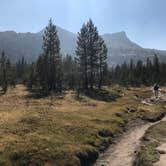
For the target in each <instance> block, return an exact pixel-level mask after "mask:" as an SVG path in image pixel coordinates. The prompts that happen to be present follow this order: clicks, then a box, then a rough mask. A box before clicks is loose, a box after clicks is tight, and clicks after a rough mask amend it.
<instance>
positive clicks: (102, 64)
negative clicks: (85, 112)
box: [98, 37, 107, 89]
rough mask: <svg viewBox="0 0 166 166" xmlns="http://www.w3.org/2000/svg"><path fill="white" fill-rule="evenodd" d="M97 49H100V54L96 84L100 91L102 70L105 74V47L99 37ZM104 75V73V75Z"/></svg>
mask: <svg viewBox="0 0 166 166" xmlns="http://www.w3.org/2000/svg"><path fill="white" fill-rule="evenodd" d="M99 48H100V52H99V55H98V56H99V57H98V60H99V62H98V63H99V83H98V88H99V89H100V88H101V86H102V81H103V74H104V70H105V72H107V62H106V60H107V47H106V44H105V43H104V40H103V39H102V38H101V37H100V38H99ZM105 74H106V73H105Z"/></svg>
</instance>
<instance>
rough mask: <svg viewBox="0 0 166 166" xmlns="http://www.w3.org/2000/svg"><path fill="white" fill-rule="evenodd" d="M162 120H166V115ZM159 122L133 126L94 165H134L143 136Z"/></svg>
mask: <svg viewBox="0 0 166 166" xmlns="http://www.w3.org/2000/svg"><path fill="white" fill-rule="evenodd" d="M161 121H166V117H164V118H163V119H162V120H161ZM159 122H160V121H158V122H156V123H146V124H145V123H143V124H140V125H137V126H135V127H131V129H130V130H128V131H127V132H126V133H125V134H124V135H123V136H122V137H121V138H120V140H119V141H117V143H115V145H113V146H111V147H110V148H108V150H107V151H106V152H104V153H103V154H101V155H100V157H99V159H98V160H97V161H96V163H95V164H94V166H132V164H133V161H134V159H135V155H136V154H135V151H136V150H137V148H138V147H139V146H140V144H141V138H142V137H143V135H144V134H145V132H146V130H147V129H148V128H149V127H150V126H152V125H155V124H157V123H159ZM164 160H165V158H164ZM156 166H162V165H156Z"/></svg>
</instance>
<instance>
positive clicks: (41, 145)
mask: <svg viewBox="0 0 166 166" xmlns="http://www.w3.org/2000/svg"><path fill="white" fill-rule="evenodd" d="M105 89H107V90H109V91H113V92H116V93H119V94H120V95H122V97H120V98H118V99H117V100H116V101H113V102H104V101H99V100H96V99H91V98H89V97H86V96H81V100H76V98H75V96H76V94H75V93H74V92H73V91H67V92H65V94H64V96H47V97H45V98H33V97H30V96H31V95H30V92H28V91H27V89H26V88H25V87H24V86H23V85H17V86H16V88H14V89H12V88H10V89H9V90H8V92H7V93H6V94H5V95H1V96H0V104H1V105H0V165H2V166H64V165H68V166H70V165H71V166H75V165H90V164H92V162H94V161H95V159H96V158H97V157H98V154H99V151H103V150H104V149H105V148H106V147H108V145H109V144H111V142H112V140H113V139H114V137H116V136H117V135H119V134H120V133H122V132H123V129H124V126H125V125H126V122H128V121H131V120H133V119H136V118H138V117H142V116H147V115H148V114H149V113H150V114H151V115H156V114H157V113H158V112H159V110H161V108H162V106H161V105H160V104H158V105H157V104H156V105H155V107H154V106H153V107H152V106H145V105H143V104H141V99H143V98H147V97H149V96H150V95H151V92H150V91H149V88H130V89H128V90H127V89H125V88H121V87H112V88H111V87H110V88H108V87H107V88H105ZM127 107H129V108H136V109H137V111H136V112H134V113H128V112H127V111H126V108H127ZM139 110H141V111H139ZM142 110H143V111H142Z"/></svg>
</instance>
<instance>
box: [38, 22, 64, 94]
mask: <svg viewBox="0 0 166 166" xmlns="http://www.w3.org/2000/svg"><path fill="white" fill-rule="evenodd" d="M37 74H38V78H39V82H40V83H41V84H40V85H41V86H42V88H43V89H44V90H45V91H46V92H48V91H61V90H62V60H61V54H60V41H59V38H58V34H57V30H56V26H55V25H54V24H53V23H52V20H51V19H50V20H49V24H48V26H47V27H46V29H45V31H44V35H43V54H42V55H41V56H40V57H39V59H38V62H37Z"/></svg>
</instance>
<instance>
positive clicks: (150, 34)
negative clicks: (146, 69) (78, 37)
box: [0, 0, 166, 50]
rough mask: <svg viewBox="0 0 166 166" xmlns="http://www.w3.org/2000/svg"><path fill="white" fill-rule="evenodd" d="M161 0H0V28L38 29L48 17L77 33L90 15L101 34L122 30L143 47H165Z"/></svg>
mask: <svg viewBox="0 0 166 166" xmlns="http://www.w3.org/2000/svg"><path fill="white" fill-rule="evenodd" d="M165 6H166V2H165V1H164V0H158V1H155V0H147V1H146V2H145V1H144V0H126V1H121V0H103V1H102V2H101V1H97V0H90V1H89V0H84V1H83V0H70V1H69V0H61V1H58V0H47V1H40V0H35V1H33V0H29V1H26V2H25V1H22V0H13V1H9V0H1V6H0V11H1V13H2V14H1V15H0V20H1V22H0V31H8V30H12V31H16V32H39V31H40V30H42V29H43V28H44V27H45V26H46V25H47V24H48V20H49V18H50V17H51V18H52V19H53V21H54V23H55V24H56V25H57V26H59V27H61V28H63V29H65V30H68V31H70V32H73V33H77V32H78V31H79V30H80V28H81V26H82V24H83V23H84V22H87V21H88V19H89V18H92V20H93V21H94V23H95V25H96V26H97V27H98V30H99V32H100V34H105V33H116V32H120V31H125V32H126V34H127V36H128V37H129V38H130V39H131V40H132V41H134V42H135V43H137V44H139V45H141V46H142V47H144V48H156V49H162V50H166V45H165V43H166V38H165V36H166V30H165V27H166V20H165V18H164V17H165V14H166V10H165V9H166V7H165Z"/></svg>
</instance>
